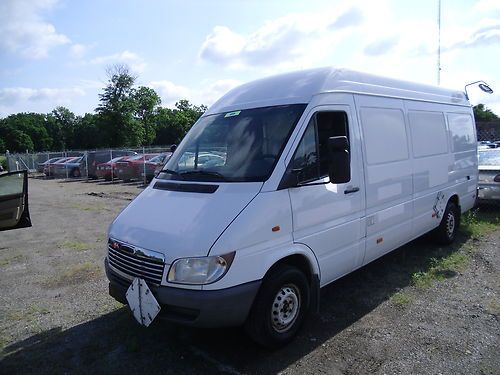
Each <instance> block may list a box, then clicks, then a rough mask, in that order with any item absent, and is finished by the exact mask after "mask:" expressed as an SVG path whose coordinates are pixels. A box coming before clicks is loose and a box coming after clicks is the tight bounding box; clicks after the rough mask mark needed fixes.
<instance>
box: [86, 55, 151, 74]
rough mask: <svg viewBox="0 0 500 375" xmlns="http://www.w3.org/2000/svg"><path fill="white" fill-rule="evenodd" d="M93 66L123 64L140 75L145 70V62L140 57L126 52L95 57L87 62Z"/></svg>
mask: <svg viewBox="0 0 500 375" xmlns="http://www.w3.org/2000/svg"><path fill="white" fill-rule="evenodd" d="M89 63H90V64H94V65H110V64H115V63H125V64H127V65H129V66H130V68H131V69H132V71H134V72H136V73H142V72H143V71H144V69H145V68H146V65H147V64H146V62H145V61H144V59H143V58H142V57H140V56H139V55H137V54H136V53H134V52H130V51H128V50H125V51H122V52H118V53H114V54H112V55H107V56H100V57H95V58H93V59H91V60H90V61H89Z"/></svg>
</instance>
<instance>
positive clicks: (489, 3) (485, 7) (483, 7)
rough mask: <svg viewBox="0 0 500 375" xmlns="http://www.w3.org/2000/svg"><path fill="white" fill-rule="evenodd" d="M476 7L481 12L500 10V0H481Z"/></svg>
mask: <svg viewBox="0 0 500 375" xmlns="http://www.w3.org/2000/svg"><path fill="white" fill-rule="evenodd" d="M474 8H475V9H476V10H478V11H480V12H491V11H500V2H499V1H498V0H480V1H478V2H477V3H476V5H475V6H474Z"/></svg>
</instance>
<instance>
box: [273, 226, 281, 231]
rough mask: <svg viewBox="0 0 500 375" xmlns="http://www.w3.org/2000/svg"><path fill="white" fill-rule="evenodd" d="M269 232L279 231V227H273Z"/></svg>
mask: <svg viewBox="0 0 500 375" xmlns="http://www.w3.org/2000/svg"><path fill="white" fill-rule="evenodd" d="M271 230H272V231H273V232H277V231H279V230H280V226H279V225H276V226H275V227H273V228H272V229H271Z"/></svg>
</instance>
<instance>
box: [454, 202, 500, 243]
mask: <svg viewBox="0 0 500 375" xmlns="http://www.w3.org/2000/svg"><path fill="white" fill-rule="evenodd" d="M461 224H462V225H461V227H460V230H461V231H462V232H464V233H465V234H466V235H468V236H469V237H471V238H472V239H473V240H478V239H480V238H481V237H482V236H484V235H485V234H487V233H489V232H492V231H494V230H496V229H498V228H499V226H500V217H499V216H498V215H497V212H496V211H495V210H491V211H490V212H487V211H486V212H482V211H481V208H475V209H473V210H470V211H467V212H466V213H465V214H464V215H463V216H462V223H461Z"/></svg>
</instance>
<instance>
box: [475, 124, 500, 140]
mask: <svg viewBox="0 0 500 375" xmlns="http://www.w3.org/2000/svg"><path fill="white" fill-rule="evenodd" d="M477 140H478V141H479V142H481V141H489V142H494V141H500V126H499V127H498V128H493V127H492V128H490V129H478V130H477Z"/></svg>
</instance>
